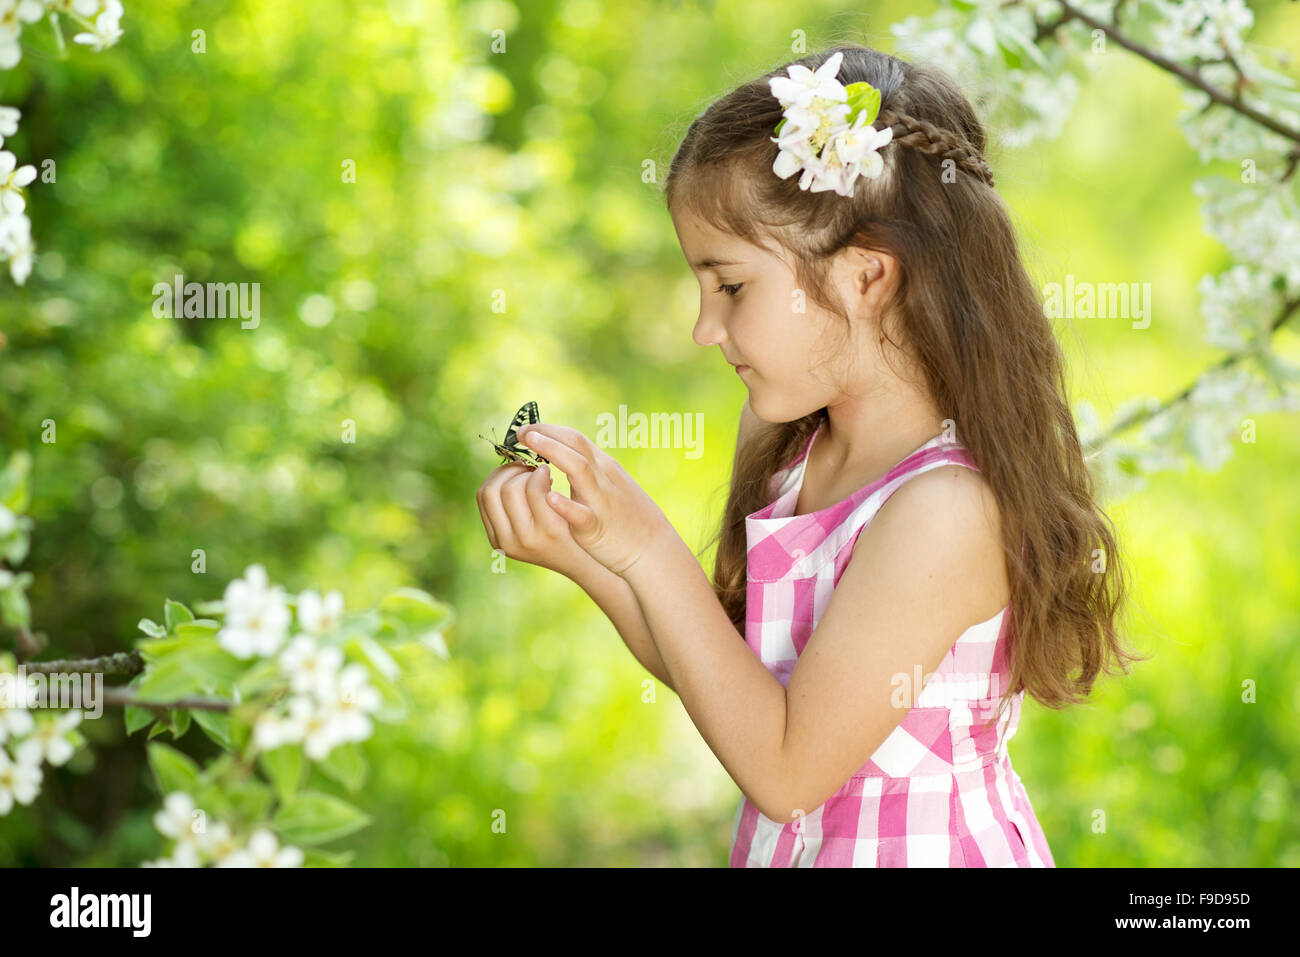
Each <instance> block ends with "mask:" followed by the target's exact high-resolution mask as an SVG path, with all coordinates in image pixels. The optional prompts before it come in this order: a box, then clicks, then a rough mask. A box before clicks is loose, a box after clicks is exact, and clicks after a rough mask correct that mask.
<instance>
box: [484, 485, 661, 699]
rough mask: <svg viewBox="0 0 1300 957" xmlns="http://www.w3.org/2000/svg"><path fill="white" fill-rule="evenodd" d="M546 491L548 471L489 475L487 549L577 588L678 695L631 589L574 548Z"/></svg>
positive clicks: (485, 525) (487, 488)
mask: <svg viewBox="0 0 1300 957" xmlns="http://www.w3.org/2000/svg"><path fill="white" fill-rule="evenodd" d="M550 487H551V471H550V469H548V468H539V469H535V470H533V469H527V468H525V467H524V466H522V465H517V464H514V463H510V464H506V465H502V466H499V467H498V468H497V469H496V470H495V471H493V472H492V474H491V475H489V476H488V478H487V481H485V482H484V483H483V486H482V487H481V488H480V489H479V490H478V495H477V499H478V507H479V514H480V516H481V517H482V519H483V528H484V530H485V531H486V532H487V535H488V543H489V544H491V546H492V548H493V549H494V550H499V551H501V552H503V553H504V554H505V555H507V556H508V557H510V558H513V559H515V560H516V561H522V562H528V563H529V564H532V565H537V566H538V567H540V568H548V569H550V570H551V571H554V572H558V573H559V574H561V575H563V576H564V577H565V578H568V579H569V580H570V581H573V582H576V583H577V584H578V585H579V586H580V587H581V588H582V590H583V591H585V592H586V593H587V594H588V595H590V596H591V598H592V600H593V601H595V603H596V604H597V605H598V606H599V607H600V610H601V611H603V612H604V613H605V614H606V615H607V616H608V617H609V620H610V621H611V622H613V624H614V627H615V628H616V629H617V630H618V633H619V635H620V636H621V637H622V638H623V641H624V643H625V644H626V645H627V648H628V651H630V652H632V655H633V657H635V658H636V660H637V661H639V662H641V664H642V665H644V666H645V668H646V670H647V671H649V672H650V673H651V674H652V675H654V676H655V677H656V678H658V679H659V680H660V681H662V682H663V683H664V684H666V685H667V686H668V687H669V688H672V689H673V692H674V693H676V691H677V689H676V688H673V684H672V681H670V680H669V678H668V669H667V668H665V667H664V663H663V661H662V659H660V657H659V652H658V651H657V650H656V649H655V644H654V639H653V638H652V637H651V636H650V629H649V627H648V626H647V625H646V621H645V615H643V614H642V612H641V606H640V603H638V602H637V600H636V596H635V595H633V594H632V589H631V587H630V586H629V585H628V583H627V582H626V581H624V580H623V579H622V578H621V577H619V576H618V575H616V574H614V573H613V572H611V571H610V570H609V569H608V568H606V567H605V566H604V565H602V564H601V563H600V562H598V561H596V560H595V559H594V558H592V557H591V556H590V555H588V554H587V553H586V552H585V551H583V549H582V548H580V547H579V546H578V544H577V543H576V542H574V540H573V536H572V535H571V534H570V532H569V527H568V525H567V524H566V523H565V521H564V519H562V518H560V516H559V515H556V514H555V512H554V511H553V510H552V509H551V507H550V506H549V505H547V504H546V501H545V494H546V492H547V490H549V489H550Z"/></svg>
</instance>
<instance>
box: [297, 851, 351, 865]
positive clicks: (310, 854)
mask: <svg viewBox="0 0 1300 957" xmlns="http://www.w3.org/2000/svg"><path fill="white" fill-rule="evenodd" d="M355 856H356V852H355V851H333V852H331V851H322V850H321V849H320V848H318V847H309V848H307V849H306V850H304V851H303V853H302V866H303V867H347V866H348V864H349V863H351V861H352V858H353V857H355Z"/></svg>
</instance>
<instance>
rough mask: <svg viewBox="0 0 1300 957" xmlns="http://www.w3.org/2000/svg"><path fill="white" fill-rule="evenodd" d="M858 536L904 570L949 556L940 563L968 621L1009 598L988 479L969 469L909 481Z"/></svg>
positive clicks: (951, 468)
mask: <svg viewBox="0 0 1300 957" xmlns="http://www.w3.org/2000/svg"><path fill="white" fill-rule="evenodd" d="M862 535H863V536H867V538H868V541H869V542H870V545H869V547H870V548H871V550H872V551H875V552H878V553H879V554H882V555H888V556H890V560H891V561H897V562H900V563H903V564H905V565H913V564H914V565H916V566H917V567H921V566H923V565H933V558H934V556H933V554H929V553H933V552H934V550H935V549H940V550H942V551H944V552H945V553H948V554H947V558H946V559H945V560H946V562H947V564H948V566H949V567H950V569H951V570H952V572H953V583H952V587H953V588H955V589H956V593H954V594H951V596H950V597H951V598H952V600H953V601H954V602H957V603H958V604H969V605H970V607H971V608H972V609H973V614H975V615H976V617H975V618H974V619H973V620H976V621H984V620H986V619H987V618H990V617H992V616H993V615H996V614H997V613H998V611H999V610H1001V608H1002V607H1003V606H1004V605H1006V604H1007V603H1008V602H1009V601H1010V599H1011V588H1010V582H1009V579H1008V577H1007V569H1006V561H1005V550H1004V547H1003V544H1002V517H1001V510H1000V507H999V505H998V501H997V497H996V496H995V495H994V493H993V488H992V486H991V485H989V483H988V480H987V479H985V478H984V476H983V475H981V474H980V473H979V472H977V471H976V470H974V469H972V468H968V467H967V466H964V465H957V464H951V465H943V466H939V467H937V468H932V469H928V470H926V471H924V472H921V473H920V474H917V475H913V476H911V477H910V478H909V479H908V480H907V481H906V482H904V483H903V484H901V485H900V486H899V487H898V488H897V489H896V490H895V491H894V492H893V493H892V494H891V495H890V496H889V498H888V499H887V500H886V501H885V502H884V504H882V505H881V506H880V509H879V511H878V512H877V513H876V514H875V515H874V516H873V517H872V520H871V521H870V523H868V525H867V527H866V528H865V529H863V531H862ZM856 550H857V549H856V548H855V551H856ZM990 596H991V597H990ZM981 611H987V614H982V615H981V614H980V612H981Z"/></svg>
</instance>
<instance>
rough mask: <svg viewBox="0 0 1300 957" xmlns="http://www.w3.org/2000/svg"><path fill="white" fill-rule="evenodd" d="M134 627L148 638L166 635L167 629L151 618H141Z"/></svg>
mask: <svg viewBox="0 0 1300 957" xmlns="http://www.w3.org/2000/svg"><path fill="white" fill-rule="evenodd" d="M136 627H137V628H139V629H140V630H141V631H143V632H144V633H145V634H146V635H148V636H149V637H150V638H165V637H167V629H166V628H164V627H163V626H162V625H160V624H158V622H156V621H154V620H153V619H152V618H141V619H140V624H138V625H136Z"/></svg>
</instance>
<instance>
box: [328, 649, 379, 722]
mask: <svg viewBox="0 0 1300 957" xmlns="http://www.w3.org/2000/svg"><path fill="white" fill-rule="evenodd" d="M332 703H333V706H334V721H335V724H336V728H337V733H338V734H339V736H340V737H341V738H342V739H343V740H344V741H364V740H366V739H367V738H368V737H370V734H371V732H372V730H373V729H374V726H373V725H372V724H371V721H370V716H369V714H368V713H367V712H371V711H377V710H378V709H379V706H380V705H381V704H382V703H383V702H382V699H381V698H380V697H379V692H378V691H376V690H375V689H374V688H373V687H371V685H370V677H369V675H368V674H367V673H366V669H365V667H364V666H362V665H359V664H355V663H353V664H350V665H348V666H347V667H346V668H344V669H343V670H342V671H341V672H339V678H338V685H337V688H336V697H335V698H334V701H333V702H332Z"/></svg>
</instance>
